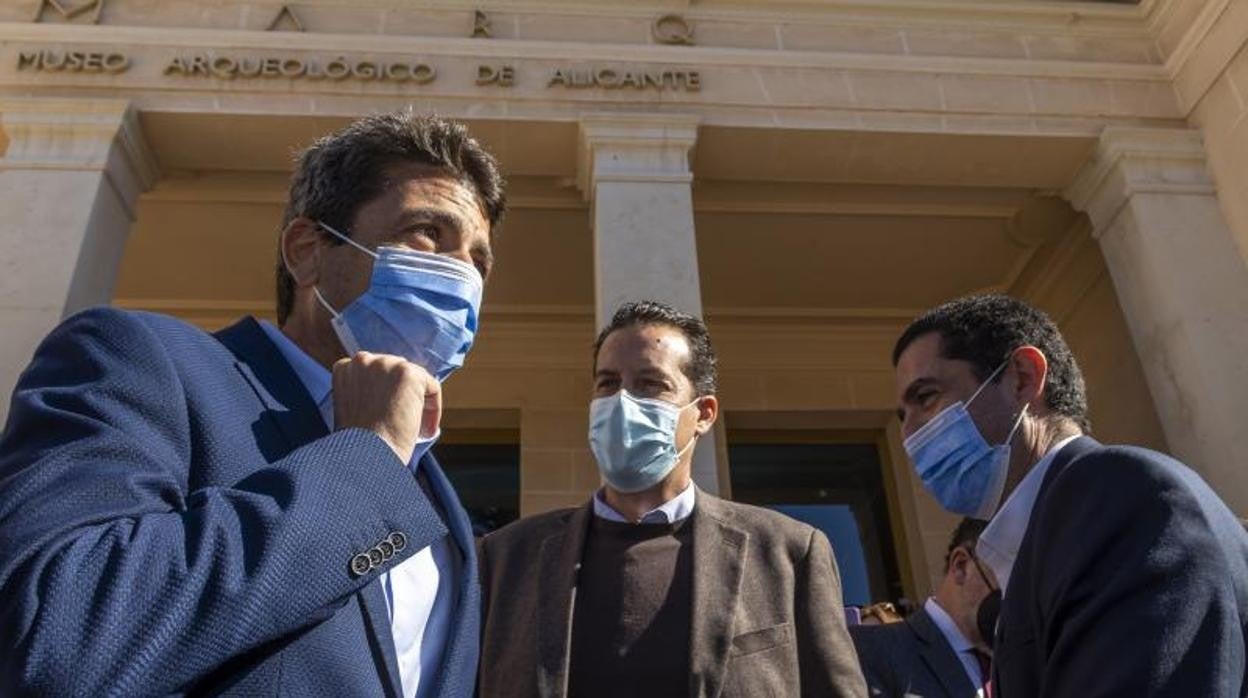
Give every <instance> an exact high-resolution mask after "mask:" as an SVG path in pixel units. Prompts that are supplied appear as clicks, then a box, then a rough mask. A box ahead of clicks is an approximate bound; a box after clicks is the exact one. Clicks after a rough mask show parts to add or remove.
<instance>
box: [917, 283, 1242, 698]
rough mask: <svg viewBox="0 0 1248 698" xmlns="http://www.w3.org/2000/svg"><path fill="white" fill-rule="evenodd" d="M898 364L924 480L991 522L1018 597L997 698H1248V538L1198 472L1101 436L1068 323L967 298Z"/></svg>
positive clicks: (1000, 645) (998, 301)
mask: <svg viewBox="0 0 1248 698" xmlns="http://www.w3.org/2000/svg"><path fill="white" fill-rule="evenodd" d="M893 363H894V365H895V366H896V368H897V389H898V401H899V406H900V407H899V410H898V414H899V417H900V418H901V421H902V431H903V433H904V434H905V435H906V442H905V447H906V451H907V452H908V453H909V455H910V459H911V460H912V461H913V463H914V466H915V469H916V471H917V472H918V475H919V478H920V479H921V480H922V481H923V484H924V485H925V486H926V487H927V489H928V490H929V491H930V492H931V493H932V495H933V496H935V497H936V499H937V500H939V501H940V503H941V505H942V506H944V508H946V509H948V510H950V511H953V512H955V513H959V514H962V515H964V516H971V517H975V518H979V519H985V520H987V519H991V520H990V521H989V523H988V526H987V528H985V529H984V532H983V533H982V534H981V535H980V538H979V543H978V544H977V546H976V557H977V558H978V559H980V560H982V561H983V562H984V563H986V564H987V565H988V566H989V567H990V568H991V569H992V571H993V575H994V577H995V578H996V581H997V583H998V584H999V585H1000V587H1001V590H1002V591H1003V592H1004V596H1001V592H997V593H996V596H997V597H998V598H1000V599H1001V602H1000V615H999V618H996V617H993V615H994V614H992V613H991V610H992V609H993V604H991V603H989V602H985V603H984V604H983V605H981V607H980V616H979V618H978V621H979V627H981V628H984V630H981V633H982V634H985V635H989V634H992V629H993V628H994V627H995V641H994V652H993V660H992V661H993V672H992V675H993V678H992V681H991V691H990V693H991V695H992V696H994V698H1027V697H1029V696H1045V697H1047V698H1065V697H1067V696H1080V697H1081V698H1083V697H1088V696H1173V697H1175V698H1180V697H1182V698H1186V697H1188V696H1202V698H1235V697H1238V696H1246V695H1248V680H1246V679H1248V673H1246V672H1248V663H1246V661H1245V657H1246V652H1245V646H1246V644H1248V533H1245V531H1244V528H1243V526H1241V525H1240V523H1239V521H1238V520H1237V519H1236V517H1235V516H1234V515H1233V514H1232V513H1231V511H1230V510H1229V509H1228V508H1227V506H1226V505H1225V504H1224V503H1223V502H1222V500H1221V499H1219V498H1218V496H1217V495H1216V494H1214V492H1213V491H1212V490H1211V489H1210V488H1209V486H1208V485H1207V484H1205V482H1204V481H1203V480H1201V479H1200V477H1199V476H1197V475H1196V473H1195V472H1193V471H1192V470H1191V469H1189V468H1188V467H1187V466H1185V465H1183V464H1182V463H1180V462H1178V461H1176V460H1174V459H1173V458H1170V457H1168V456H1165V455H1163V454H1161V453H1157V452H1154V451H1149V450H1146V449H1143V448H1136V447H1132V446H1106V445H1103V444H1100V443H1098V442H1097V441H1096V440H1094V439H1092V438H1091V437H1089V436H1086V433H1087V432H1088V431H1089V425H1088V418H1087V398H1086V396H1085V391H1084V384H1083V377H1082V375H1081V373H1080V371H1079V367H1078V365H1077V364H1076V363H1075V359H1074V357H1073V356H1072V355H1071V352H1070V349H1069V348H1068V347H1067V346H1066V342H1065V341H1064V340H1063V339H1062V336H1061V334H1060V333H1059V332H1058V329H1057V327H1056V325H1054V324H1053V322H1052V320H1050V319H1049V318H1048V317H1047V316H1046V315H1044V314H1043V313H1041V312H1039V311H1038V310H1036V309H1034V308H1032V307H1030V306H1028V305H1027V304H1025V303H1023V302H1021V301H1018V300H1016V299H1013V298H1009V297H1006V296H1001V295H984V296H972V297H969V298H961V299H958V300H955V301H952V302H950V303H947V304H945V305H942V306H939V307H937V308H935V309H933V310H930V311H928V312H927V313H925V314H924V315H923V316H921V317H920V318H918V319H917V320H915V321H914V322H913V323H911V325H910V326H909V327H908V328H907V329H906V330H905V332H904V333H902V335H901V338H900V339H898V341H897V345H896V348H895V350H894V353H893ZM990 598H991V597H990ZM985 611H988V612H987V613H985Z"/></svg>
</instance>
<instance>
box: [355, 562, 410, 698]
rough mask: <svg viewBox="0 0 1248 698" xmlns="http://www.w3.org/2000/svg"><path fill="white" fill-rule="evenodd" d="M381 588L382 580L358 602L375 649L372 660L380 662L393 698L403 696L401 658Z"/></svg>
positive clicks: (361, 596)
mask: <svg viewBox="0 0 1248 698" xmlns="http://www.w3.org/2000/svg"><path fill="white" fill-rule="evenodd" d="M381 585H382V580H381V579H380V578H378V579H374V580H373V581H372V582H371V583H370V584H369V585H368V586H366V587H364V588H363V589H362V590H360V593H359V595H358V598H359V600H360V608H361V610H363V612H364V621H365V623H366V624H367V625H368V630H369V633H368V644H369V645H370V646H371V647H372V650H373V656H374V657H377V658H379V661H378V662H377V663H378V665H380V671H381V675H382V679H383V683H385V684H386V685H388V686H389V687H390V695H393V696H402V695H403V685H402V683H401V681H400V678H399V654H398V652H397V651H396V650H395V649H394V633H393V631H391V629H390V625H391V624H390V611H389V609H388V608H387V607H386V596H385V593H386V592H385V591H384V590H383V589H382V588H381Z"/></svg>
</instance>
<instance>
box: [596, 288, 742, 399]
mask: <svg viewBox="0 0 1248 698" xmlns="http://www.w3.org/2000/svg"><path fill="white" fill-rule="evenodd" d="M648 325H667V326H668V327H674V328H676V329H678V330H680V331H681V333H683V334H684V335H685V340H686V341H688V342H689V362H688V363H687V364H686V365H684V366H682V367H681V370H682V371H683V372H684V374H685V376H686V377H687V378H688V379H689V382H690V383H692V384H693V391H694V395H695V396H696V397H702V396H703V395H714V394H715V390H716V388H717V387H718V383H719V373H718V370H717V369H716V367H715V365H716V361H715V349H714V348H713V347H711V335H710V333H709V332H707V330H706V324H705V323H703V322H702V321H701V320H700V319H698V318H696V317H694V316H692V315H690V314H688V313H682V312H680V311H679V310H677V309H675V308H673V307H671V306H670V305H666V304H664V303H660V302H658V301H636V302H633V303H625V304H624V305H622V306H620V308H619V310H616V311H615V315H614V316H612V318H611V322H609V323H608V324H607V326H606V327H604V328H602V332H599V333H598V338H597V339H595V340H594V370H595V371H597V370H598V351H599V350H600V349H602V343H603V342H605V341H607V337H608V336H610V334H611V333H612V332H615V331H616V330H622V329H624V328H626V327H634V326H643V327H644V326H648Z"/></svg>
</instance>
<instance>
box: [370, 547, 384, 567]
mask: <svg viewBox="0 0 1248 698" xmlns="http://www.w3.org/2000/svg"><path fill="white" fill-rule="evenodd" d="M385 559H386V556H385V555H382V554H381V551H380V550H378V549H377V548H376V547H373V548H369V550H368V561H369V562H370V563H372V566H373V567H376V566H377V565H380V564H381V563H382V562H383V561H384V560H385Z"/></svg>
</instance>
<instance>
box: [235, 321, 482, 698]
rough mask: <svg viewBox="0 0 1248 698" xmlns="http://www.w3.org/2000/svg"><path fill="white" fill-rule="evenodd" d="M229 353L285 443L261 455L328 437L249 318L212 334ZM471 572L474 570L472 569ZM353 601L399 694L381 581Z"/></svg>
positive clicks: (291, 374) (299, 386)
mask: <svg viewBox="0 0 1248 698" xmlns="http://www.w3.org/2000/svg"><path fill="white" fill-rule="evenodd" d="M214 336H215V337H216V338H217V341H219V342H221V343H222V344H223V345H225V347H226V348H227V349H229V350H230V352H231V353H233V354H234V356H235V358H236V359H237V360H236V361H235V366H236V367H237V368H238V370H239V372H240V373H242V375H243V377H244V378H246V379H247V381H248V382H249V383H251V386H252V388H253V389H254V390H255V391H256V395H257V397H258V398H259V399H260V401H261V403H263V404H264V406H265V407H266V408H267V409H266V412H265V414H264V416H265V417H266V418H268V419H270V420H272V421H273V422H274V423H275V424H276V426H277V429H278V431H279V432H280V433H281V434H282V436H283V437H285V439H286V442H287V443H286V446H287V449H286V451H285V452H283V453H266V454H265V455H266V457H269V458H270V459H271V460H279V459H281V458H283V457H285V456H286V455H287V453H289V452H290V451H293V450H294V449H296V448H299V447H300V446H303V445H305V444H308V443H311V442H312V441H315V440H317V439H319V438H322V437H324V436H326V435H327V434H328V433H329V428H328V427H327V426H326V425H325V420H324V418H322V417H321V413H320V410H319V409H318V408H317V406H316V403H314V402H313V401H312V397H311V396H310V395H309V394H308V391H307V389H306V388H304V386H303V382H302V381H300V380H299V376H298V375H296V374H295V370H294V369H293V368H291V366H290V364H288V363H287V362H286V359H285V358H284V357H283V356H282V353H281V351H280V350H279V349H278V348H277V347H276V346H275V345H274V344H273V342H272V341H270V340H269V337H268V335H266V334H265V332H264V329H263V328H261V327H260V323H259V322H257V321H256V319H255V318H252V317H246V318H243V319H242V320H239V321H238V322H237V323H235V324H233V325H231V326H230V327H227V328H225V329H224V330H221V331H220V332H217V333H216V334H215V335H214ZM474 572H475V571H474ZM357 598H358V599H359V602H360V610H361V612H362V613H363V615H364V621H365V624H366V625H367V626H368V630H369V645H370V646H371V647H372V650H373V658H374V661H375V662H376V663H377V667H378V669H377V670H378V674H379V675H380V676H381V677H382V681H383V683H386V684H387V685H388V686H389V687H390V694H391V695H394V696H402V695H403V691H402V687H401V685H400V680H399V669H398V666H399V663H398V657H397V652H396V651H395V649H394V635H393V634H392V632H391V629H390V625H391V624H390V614H389V611H388V610H387V608H386V598H385V595H384V592H383V591H382V588H381V580H380V579H378V580H375V581H373V582H372V583H371V584H369V585H368V586H366V587H364V588H363V589H362V590H361V591H360V593H359V594H358V596H357Z"/></svg>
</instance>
